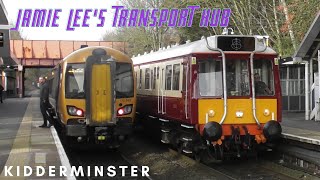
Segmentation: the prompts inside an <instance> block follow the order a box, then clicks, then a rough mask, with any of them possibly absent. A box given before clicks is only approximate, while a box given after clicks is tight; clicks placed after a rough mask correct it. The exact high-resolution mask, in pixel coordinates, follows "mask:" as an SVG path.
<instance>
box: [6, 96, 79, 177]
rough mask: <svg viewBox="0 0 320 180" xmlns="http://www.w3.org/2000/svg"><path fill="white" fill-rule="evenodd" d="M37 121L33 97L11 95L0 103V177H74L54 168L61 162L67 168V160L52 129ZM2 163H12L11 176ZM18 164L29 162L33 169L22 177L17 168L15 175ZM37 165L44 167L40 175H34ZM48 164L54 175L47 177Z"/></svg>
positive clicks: (35, 100)
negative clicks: (17, 97) (53, 169)
mask: <svg viewBox="0 0 320 180" xmlns="http://www.w3.org/2000/svg"><path fill="white" fill-rule="evenodd" d="M41 124H42V116H41V113H40V108H39V98H37V97H31V98H24V99H16V98H11V99H6V100H5V101H4V103H3V104H0V170H1V175H0V179H15V180H19V179H75V178H73V177H71V178H69V177H68V178H65V177H61V176H60V175H59V171H58V168H60V166H65V167H67V168H68V169H69V171H70V163H69V161H68V159H67V156H66V154H65V152H64V150H63V148H62V145H61V142H60V140H59V138H58V135H57V133H56V131H55V129H54V128H53V127H51V128H39V127H38V126H39V125H41ZM5 166H6V167H8V168H9V167H10V166H13V167H12V169H11V171H10V172H11V174H12V175H13V177H8V176H5V172H4V167H5ZM18 166H19V167H21V168H23V167H24V166H30V167H31V168H32V172H33V173H32V174H31V175H30V176H28V177H23V176H21V175H23V174H22V172H23V170H22V169H21V170H20V173H21V174H20V176H17V172H18V171H19V170H18V168H17V167H18ZM37 166H41V167H43V168H44V169H45V173H44V175H43V176H41V177H37V176H36V173H35V172H36V167H37ZM49 166H54V167H55V170H56V171H55V176H54V177H49V171H48V169H49ZM7 175H9V174H7Z"/></svg>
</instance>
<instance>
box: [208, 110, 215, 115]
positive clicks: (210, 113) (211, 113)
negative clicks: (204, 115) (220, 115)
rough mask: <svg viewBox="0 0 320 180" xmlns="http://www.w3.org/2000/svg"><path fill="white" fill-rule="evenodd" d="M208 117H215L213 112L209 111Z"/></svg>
mask: <svg viewBox="0 0 320 180" xmlns="http://www.w3.org/2000/svg"><path fill="white" fill-rule="evenodd" d="M208 115H209V117H213V116H214V115H215V112H214V110H212V109H210V110H209V113H208Z"/></svg>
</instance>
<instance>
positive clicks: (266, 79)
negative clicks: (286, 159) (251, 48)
mask: <svg viewBox="0 0 320 180" xmlns="http://www.w3.org/2000/svg"><path fill="white" fill-rule="evenodd" d="M253 67H254V81H255V83H254V88H255V94H256V96H272V95H274V77H273V68H272V62H271V60H260V59H259V60H255V61H254V63H253Z"/></svg>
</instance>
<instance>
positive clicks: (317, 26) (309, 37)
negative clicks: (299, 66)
mask: <svg viewBox="0 0 320 180" xmlns="http://www.w3.org/2000/svg"><path fill="white" fill-rule="evenodd" d="M318 50H320V11H319V12H318V15H317V16H316V18H315V19H314V21H313V23H312V24H311V26H310V28H309V30H308V32H307V33H306V35H305V36H304V38H303V40H302V42H301V44H300V47H299V48H298V50H297V51H296V52H295V54H294V56H293V59H295V58H297V59H301V60H308V61H309V60H311V59H313V58H316V57H317V56H318Z"/></svg>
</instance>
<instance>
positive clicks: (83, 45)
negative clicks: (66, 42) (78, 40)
mask: <svg viewBox="0 0 320 180" xmlns="http://www.w3.org/2000/svg"><path fill="white" fill-rule="evenodd" d="M86 47H89V46H88V45H87V44H82V45H81V46H80V49H82V48H86Z"/></svg>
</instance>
